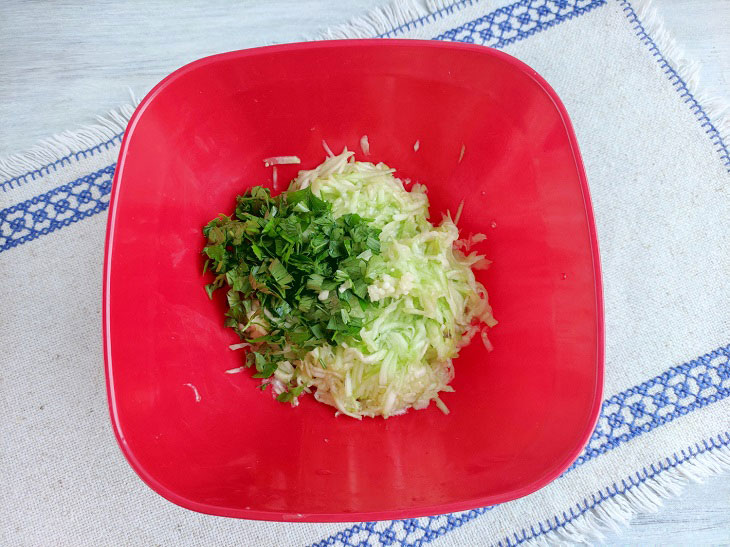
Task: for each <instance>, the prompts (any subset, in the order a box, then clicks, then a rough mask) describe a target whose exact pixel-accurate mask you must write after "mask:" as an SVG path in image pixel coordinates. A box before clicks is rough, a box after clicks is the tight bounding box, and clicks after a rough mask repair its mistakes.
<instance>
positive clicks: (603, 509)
mask: <svg viewBox="0 0 730 547" xmlns="http://www.w3.org/2000/svg"><path fill="white" fill-rule="evenodd" d="M728 471H730V446H728V445H724V446H715V447H713V449H712V450H707V451H705V452H702V453H700V454H697V455H695V456H694V457H693V458H691V459H688V460H686V461H684V462H683V463H679V464H676V465H674V466H673V467H670V468H669V469H666V470H664V471H662V472H661V473H657V474H656V475H655V476H653V477H651V478H648V479H646V480H644V481H643V482H640V483H638V484H634V483H629V481H626V482H627V483H628V484H629V485H628V486H627V487H626V488H625V489H624V490H622V491H620V492H618V491H616V492H611V490H610V489H609V490H608V491H607V495H608V497H607V499H604V500H602V501H601V502H600V503H598V504H596V505H595V507H593V508H590V509H583V510H581V514H580V515H579V516H576V517H575V518H574V519H571V520H570V521H568V522H565V523H563V524H562V525H561V526H558V527H556V526H555V525H551V524H549V523H546V524H547V526H548V527H549V528H552V533H549V534H545V535H542V536H540V537H539V538H535V539H533V540H532V541H531V543H532V544H533V545H554V544H556V543H559V544H562V543H566V542H568V543H583V544H589V545H591V544H595V543H597V542H601V541H603V540H605V539H606V535H607V534H610V533H617V532H619V533H620V532H621V530H622V529H623V528H625V527H626V526H627V525H628V524H629V523H630V522H631V520H632V519H633V518H634V517H635V516H636V515H638V514H639V513H655V512H657V511H658V510H659V508H661V507H662V505H663V503H664V500H667V499H669V498H675V497H678V496H679V495H680V494H681V493H682V491H683V490H684V487H685V486H686V485H687V484H689V483H692V482H695V483H698V482H703V481H704V479H706V478H708V477H712V476H715V475H719V474H722V473H726V472H728Z"/></svg>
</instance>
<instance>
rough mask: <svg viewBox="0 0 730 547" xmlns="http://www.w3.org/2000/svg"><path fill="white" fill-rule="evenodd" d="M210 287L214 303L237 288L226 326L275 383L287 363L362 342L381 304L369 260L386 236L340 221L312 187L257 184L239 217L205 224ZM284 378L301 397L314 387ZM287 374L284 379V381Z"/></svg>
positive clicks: (349, 219)
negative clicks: (373, 308) (374, 294)
mask: <svg viewBox="0 0 730 547" xmlns="http://www.w3.org/2000/svg"><path fill="white" fill-rule="evenodd" d="M203 235H204V236H205V237H206V238H207V244H206V246H205V248H204V249H203V253H204V255H205V256H206V257H207V259H206V261H205V267H204V270H203V271H204V272H205V271H210V272H212V273H213V274H214V275H215V278H214V280H213V281H212V282H211V283H209V284H207V285H206V286H205V290H206V292H207V293H208V296H209V297H211V298H212V297H213V293H214V291H216V290H217V289H220V288H224V287H225V288H227V300H228V311H227V312H226V321H225V324H226V326H229V327H232V328H233V329H234V330H235V331H236V332H237V333H238V334H239V336H240V337H241V338H242V339H243V340H244V341H246V342H248V343H250V344H252V345H253V346H254V348H255V351H250V352H248V354H247V359H246V365H247V366H249V367H254V368H255V369H256V373H255V374H254V377H256V378H270V377H271V376H273V375H274V373H275V372H276V371H277V369H280V367H279V365H280V364H281V363H282V362H283V361H287V360H290V359H299V358H301V357H302V356H303V355H304V354H306V353H307V352H308V351H310V350H311V349H313V348H315V347H317V346H321V345H323V344H331V345H337V344H340V343H342V342H343V341H346V340H348V339H353V340H360V330H361V328H362V327H363V318H364V317H365V314H364V311H365V310H366V309H367V308H368V307H369V306H370V305H371V301H370V298H369V296H368V285H369V284H370V283H372V281H373V280H371V279H367V277H366V268H367V261H368V260H369V259H370V257H372V256H373V255H377V254H379V253H380V230H379V229H377V228H374V227H372V226H371V221H370V220H368V219H365V218H362V217H360V216H359V215H357V214H345V215H342V216H340V217H337V218H335V217H334V216H333V214H332V205H331V203H329V202H327V201H325V200H323V199H320V198H318V197H317V196H315V195H314V194H313V193H312V191H311V190H310V189H309V188H304V189H302V190H296V191H288V192H284V193H282V194H279V195H278V196H274V197H272V196H271V193H270V192H269V190H268V189H267V188H263V187H261V186H255V187H253V188H251V189H250V190H248V191H247V192H246V193H245V194H243V195H241V196H238V197H237V198H236V210H235V212H234V214H233V215H232V216H226V215H219V216H218V217H217V218H215V219H213V220H212V221H210V222H209V223H208V224H207V225H206V226H205V227H204V228H203ZM295 375H296V369H294V372H293V373H289V374H282V378H284V379H286V380H287V381H286V382H284V383H285V385H286V387H287V391H284V392H283V393H281V394H280V395H279V396H278V397H277V399H278V400H279V401H282V402H288V401H292V400H293V399H295V398H296V397H297V396H298V395H299V394H300V393H301V391H302V390H303V389H304V386H302V385H297V383H296V381H295ZM278 377H279V375H277V378H278Z"/></svg>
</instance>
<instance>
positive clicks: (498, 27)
mask: <svg viewBox="0 0 730 547" xmlns="http://www.w3.org/2000/svg"><path fill="white" fill-rule="evenodd" d="M606 1H607V0H520V1H519V2H515V3H514V4H509V5H507V6H504V7H501V8H499V9H498V10H495V11H493V12H491V13H488V14H486V15H484V16H483V17H480V18H479V19H474V20H473V21H469V22H468V23H465V24H463V25H461V26H460V27H456V28H453V29H451V30H448V31H446V32H444V33H443V34H439V35H438V36H436V37H435V38H434V39H435V40H450V41H453V42H465V43H467V44H481V45H484V46H490V47H493V48H502V47H504V46H506V45H509V44H511V43H513V42H516V41H518V40H524V39H525V38H527V37H529V36H532V35H533V34H535V33H536V32H540V31H542V30H545V29H548V28H550V27H552V26H554V25H557V24H559V23H562V22H563V21H565V20H567V19H572V18H573V17H576V16H578V15H583V14H584V13H586V12H588V11H590V10H592V9H594V8H596V7H598V6H603V5H605V4H606Z"/></svg>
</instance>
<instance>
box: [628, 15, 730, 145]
mask: <svg viewBox="0 0 730 547" xmlns="http://www.w3.org/2000/svg"><path fill="white" fill-rule="evenodd" d="M630 5H631V6H633V8H634V11H635V12H636V16H637V17H638V19H639V22H640V23H641V25H642V26H643V27H644V30H645V31H646V34H647V35H648V36H649V37H650V38H651V40H652V41H653V42H654V44H656V47H657V49H658V50H659V51H660V52H661V54H662V55H663V56H664V58H665V59H666V60H667V62H668V63H669V65H670V66H671V67H672V68H673V69H674V71H675V72H676V73H677V74H678V75H679V77H680V78H681V79H682V80H684V83H685V84H686V87H687V91H689V93H691V94H692V95H693V96H694V98H695V100H696V101H697V103H698V104H699V105H701V107H702V110H703V111H704V113H705V114H706V115H707V118H708V119H709V121H710V123H711V124H712V125H713V126H714V127H715V129H716V130H717V133H718V136H719V138H720V139H722V141H723V142H725V143H728V141H729V140H730V97H723V96H719V95H715V94H713V93H710V92H708V91H707V89H705V88H704V87H703V86H702V82H701V73H702V63H701V62H700V61H698V60H696V59H692V58H690V57H688V56H687V54H686V52H685V51H684V48H682V47H681V46H680V45H679V44H678V43H677V41H676V40H675V38H674V36H673V35H672V33H671V31H670V30H668V29H667V28H666V26H665V24H664V19H663V18H662V17H661V15H660V14H659V13H658V10H657V8H656V7H654V2H653V0H630ZM675 85H677V82H675Z"/></svg>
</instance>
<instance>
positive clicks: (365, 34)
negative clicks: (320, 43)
mask: <svg viewBox="0 0 730 547" xmlns="http://www.w3.org/2000/svg"><path fill="white" fill-rule="evenodd" d="M473 3H474V0H459V1H456V2H454V1H449V0H395V1H392V2H390V3H387V4H384V5H382V6H378V7H376V8H373V9H371V10H370V11H368V12H367V13H365V14H364V15H360V16H358V17H354V18H353V19H351V20H350V21H348V22H347V23H344V24H341V25H336V26H333V27H330V28H328V29H325V30H324V31H322V32H320V33H318V34H315V35H314V36H310V37H309V38H308V39H309V40H342V39H351V38H375V37H378V36H382V35H387V34H389V33H391V32H392V31H394V30H395V29H398V28H400V27H404V26H412V25H415V26H417V25H419V24H422V23H424V22H427V21H428V20H429V19H430V18H431V17H433V16H435V15H436V14H437V13H439V12H441V11H444V10H448V11H458V10H459V9H461V8H463V7H466V6H469V5H472V4H473Z"/></svg>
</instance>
